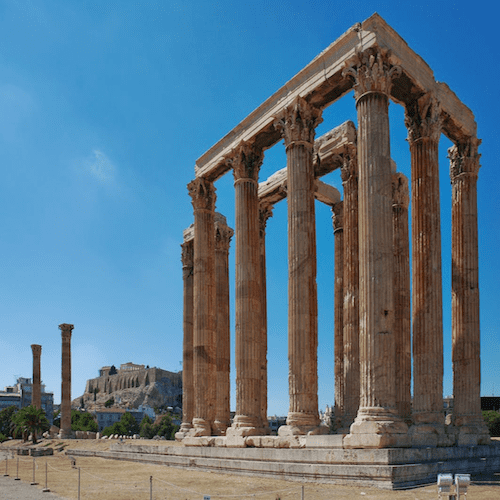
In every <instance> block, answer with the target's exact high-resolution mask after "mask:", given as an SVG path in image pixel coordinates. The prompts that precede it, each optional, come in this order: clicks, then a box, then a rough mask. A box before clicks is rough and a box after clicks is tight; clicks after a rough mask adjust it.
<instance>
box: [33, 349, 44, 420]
mask: <svg viewBox="0 0 500 500" xmlns="http://www.w3.org/2000/svg"><path fill="white" fill-rule="evenodd" d="M31 351H32V352H33V380H32V386H31V387H32V389H31V404H32V405H33V406H34V407H35V408H38V409H39V410H41V409H42V381H41V376H40V356H41V355H42V346H41V345H38V344H32V345H31Z"/></svg>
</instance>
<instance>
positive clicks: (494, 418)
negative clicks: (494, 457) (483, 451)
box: [483, 410, 500, 437]
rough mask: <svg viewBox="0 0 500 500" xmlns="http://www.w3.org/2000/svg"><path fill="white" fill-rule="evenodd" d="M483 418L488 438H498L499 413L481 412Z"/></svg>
mask: <svg viewBox="0 0 500 500" xmlns="http://www.w3.org/2000/svg"><path fill="white" fill-rule="evenodd" d="M483 418H484V421H485V422H486V425H487V426H488V430H489V431H490V436H494V437H497V436H500V413H499V412H497V411H493V410H488V411H483Z"/></svg>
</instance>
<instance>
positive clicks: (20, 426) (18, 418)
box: [12, 405, 50, 444]
mask: <svg viewBox="0 0 500 500" xmlns="http://www.w3.org/2000/svg"><path fill="white" fill-rule="evenodd" d="M12 421H13V423H14V425H15V432H16V435H18V434H22V435H23V439H24V438H25V437H26V438H27V436H28V434H30V433H31V435H32V440H33V444H36V442H37V441H36V435H37V432H44V431H48V430H49V428H50V424H49V421H48V420H47V418H46V417H45V412H44V411H43V410H41V409H40V410H39V409H37V408H35V407H34V406H33V405H30V406H25V407H24V408H21V409H20V410H19V411H18V412H17V413H16V414H15V415H14V416H13V417H12Z"/></svg>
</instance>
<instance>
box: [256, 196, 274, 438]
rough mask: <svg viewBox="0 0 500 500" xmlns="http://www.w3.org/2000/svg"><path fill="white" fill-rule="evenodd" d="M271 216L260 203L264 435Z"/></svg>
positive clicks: (269, 208) (265, 422)
mask: <svg viewBox="0 0 500 500" xmlns="http://www.w3.org/2000/svg"><path fill="white" fill-rule="evenodd" d="M272 215H273V207H272V206H271V205H268V204H263V203H261V204H260V205H259V220H260V266H261V274H260V276H261V278H260V286H261V294H260V297H261V307H262V314H261V320H262V325H261V327H262V330H261V344H260V346H261V350H260V363H261V365H260V372H261V379H260V381H261V386H260V398H261V403H260V407H261V419H262V427H263V428H264V431H265V432H266V434H267V433H268V432H269V423H268V420H267V275H266V225H267V220H268V219H269V217H271V216H272Z"/></svg>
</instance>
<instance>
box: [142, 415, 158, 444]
mask: <svg viewBox="0 0 500 500" xmlns="http://www.w3.org/2000/svg"><path fill="white" fill-rule="evenodd" d="M139 435H140V436H141V437H144V438H146V439H151V438H152V437H153V436H154V435H155V433H154V430H153V421H152V420H151V418H150V417H148V416H147V415H144V418H143V419H142V421H141V425H140V426H139Z"/></svg>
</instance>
